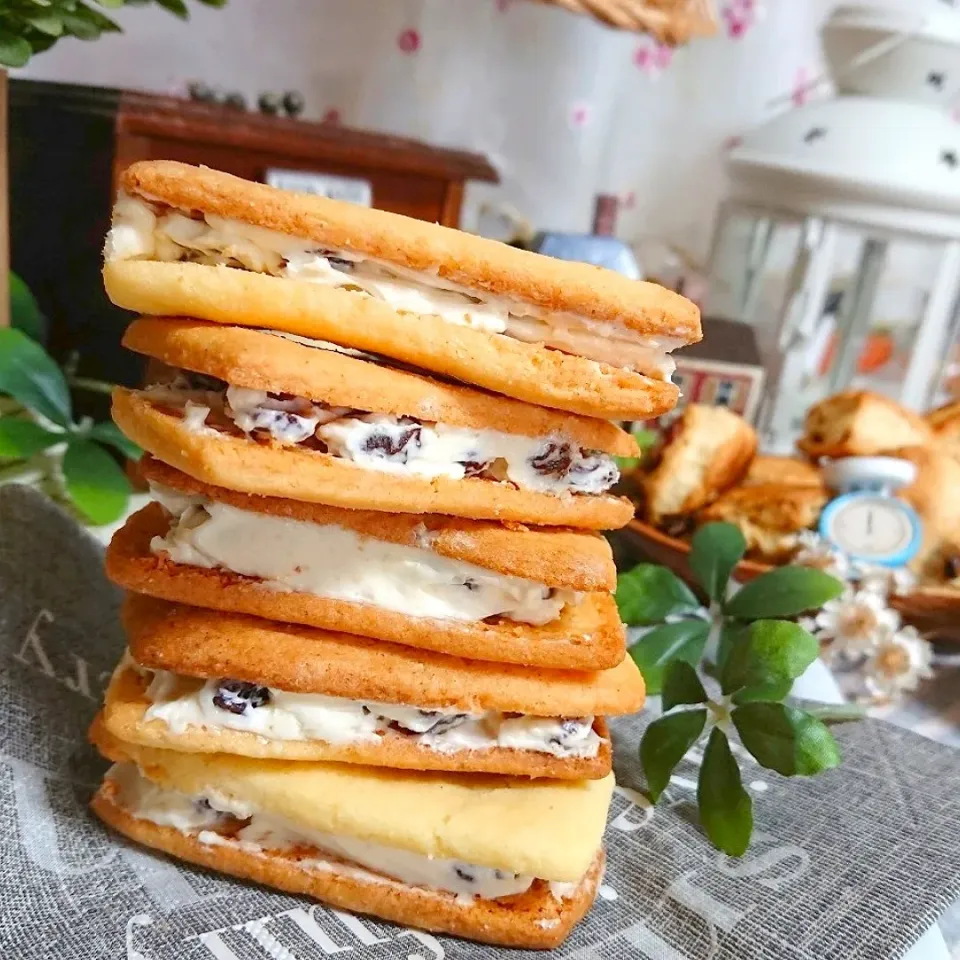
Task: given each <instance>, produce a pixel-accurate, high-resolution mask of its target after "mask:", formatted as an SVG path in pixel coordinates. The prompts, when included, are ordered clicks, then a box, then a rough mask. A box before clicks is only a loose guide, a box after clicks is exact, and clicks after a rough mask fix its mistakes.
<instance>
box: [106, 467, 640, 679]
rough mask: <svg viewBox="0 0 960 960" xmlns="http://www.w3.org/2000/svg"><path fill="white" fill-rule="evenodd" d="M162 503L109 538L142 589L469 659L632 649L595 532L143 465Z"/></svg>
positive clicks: (578, 658) (593, 657)
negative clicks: (284, 496)
mask: <svg viewBox="0 0 960 960" xmlns="http://www.w3.org/2000/svg"><path fill="white" fill-rule="evenodd" d="M141 472H142V473H143V475H144V476H145V477H146V479H147V480H149V481H150V482H151V489H152V493H153V496H154V498H155V502H153V503H150V504H148V505H147V506H146V507H145V508H144V509H143V510H141V511H139V512H138V513H135V514H134V515H133V516H132V517H130V518H129V519H128V520H127V522H126V524H125V525H124V526H123V528H122V529H121V530H119V531H118V532H117V533H116V534H115V535H114V537H113V540H112V541H111V543H110V546H109V548H108V550H107V557H106V566H107V575H108V576H109V577H110V578H111V579H112V580H113V581H114V582H115V583H117V584H119V585H120V586H122V587H125V588H127V589H128V590H134V591H136V592H137V593H145V594H148V595H149V596H154V597H158V598H160V599H163V600H172V601H176V602H179V603H189V604H193V605H194V606H199V607H208V608H210V609H214V610H225V611H230V612H234V613H247V614H252V615H254V616H259V617H266V618H268V619H271V620H279V621H282V622H285V623H301V624H305V625H307V626H315V627H322V628H324V629H327V630H336V631H343V632H346V633H355V634H360V635H361V636H371V637H376V638H378V639H382V640H391V641H393V642H394V643H401V644H405V645H407V646H413V647H419V648H421V649H426V650H437V651H440V652H443V653H451V654H456V655H458V656H466V657H470V658H472V659H476V660H493V661H497V662H503V663H524V664H528V665H536V666H545V667H558V668H561V669H563V668H566V669H572V670H603V669H606V668H607V667H612V666H616V664H618V663H619V662H620V661H621V660H622V659H623V656H624V652H625V646H624V632H623V626H622V624H621V623H620V618H619V616H618V614H617V606H616V603H615V601H614V599H613V594H612V591H613V589H614V588H615V585H616V569H615V567H614V564H613V556H612V554H611V551H610V546H609V544H608V543H607V541H606V540H604V539H603V537H601V536H600V535H599V534H595V533H584V532H579V531H572V530H564V529H555V528H527V527H521V526H519V525H513V526H509V527H508V526H504V525H501V524H497V523H486V522H481V521H478V520H460V519H457V518H455V517H440V516H437V515H435V514H422V515H413V514H386V513H375V512H373V511H369V510H343V509H340V508H338V507H327V506H322V505H320V504H316V503H302V502H300V501H297V500H280V499H278V498H275V497H254V496H250V495H249V494H243V493H235V492H234V491H232V490H227V489H225V488H223V487H214V486H210V485H208V484H204V483H200V482H199V481H196V480H194V479H193V478H192V477H188V476H187V475H186V474H183V473H179V472H178V471H176V470H174V469H173V468H172V467H169V466H167V465H166V464H162V463H160V462H159V461H156V460H148V461H146V462H145V463H143V465H142V467H141Z"/></svg>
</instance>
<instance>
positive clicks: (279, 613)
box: [106, 504, 625, 670]
mask: <svg viewBox="0 0 960 960" xmlns="http://www.w3.org/2000/svg"><path fill="white" fill-rule="evenodd" d="M168 529H169V520H168V518H167V516H166V515H165V514H164V512H163V510H162V509H161V507H160V506H159V504H150V505H149V506H148V507H146V508H145V509H143V510H141V511H140V512H139V513H136V514H134V515H133V516H132V517H131V518H130V519H129V520H128V521H127V522H126V524H125V525H124V527H123V528H122V529H121V530H120V531H119V532H118V533H117V534H116V535H115V536H114V538H113V540H112V541H111V543H110V546H109V548H108V550H107V558H106V560H107V575H108V576H109V577H110V578H111V579H112V580H113V581H114V582H115V583H117V584H119V585H120V586H123V587H126V588H127V589H129V590H134V591H136V592H138V593H145V594H148V595H149V596H153V597H158V598H160V599H164V600H172V601H175V602H181V603H188V604H193V605H195V606H200V607H208V608H210V609H214V610H225V611H231V612H234V613H247V614H252V615H254V616H259V617H266V618H268V619H272V620H279V621H283V622H286V623H301V624H305V625H307V626H315V627H322V628H324V629H327V630H334V631H343V632H348V633H356V634H360V635H362V636H371V637H376V638H379V639H382V640H391V641H393V642H394V643H400V644H405V645H407V646H412V647H419V648H421V649H426V650H437V651H440V652H443V653H449V654H453V655H456V656H465V657H469V658H471V659H476V660H493V661H496V662H500V663H522V664H527V665H531V666H543V667H556V668H559V669H570V670H604V669H607V668H609V667H613V666H616V665H617V664H618V663H619V662H620V661H621V660H622V659H623V657H624V653H625V646H624V631H623V626H622V624H621V623H620V618H619V615H618V613H617V607H616V603H615V601H614V599H613V597H612V596H611V595H610V594H609V593H603V592H595V593H587V594H585V595H584V598H583V600H582V602H581V603H579V604H576V605H567V606H565V607H564V608H563V612H562V613H561V615H560V617H559V618H558V619H556V620H554V621H552V622H551V623H547V624H544V625H542V626H532V625H528V624H523V623H515V622H512V621H509V620H505V619H498V620H495V621H494V622H492V623H488V622H485V621H481V622H476V623H474V622H463V621H454V620H429V619H421V618H416V617H411V616H407V615H405V614H401V613H395V612H393V611H390V610H386V609H384V608H382V607H374V606H372V605H370V604H364V603H351V602H348V601H344V600H333V599H327V598H324V597H319V596H315V595H312V594H306V593H297V592H293V591H279V590H272V589H270V588H269V587H266V586H263V585H262V584H261V583H260V582H259V581H257V580H255V579H252V578H250V577H243V576H239V575H237V574H233V573H228V572H226V571H223V570H215V569H206V568H202V567H195V566H188V565H185V564H177V563H173V562H171V561H169V560H167V559H165V558H164V557H162V556H157V555H155V554H153V553H152V552H151V550H150V541H151V539H152V538H153V537H155V536H162V535H164V534H165V533H166V532H167V530H168Z"/></svg>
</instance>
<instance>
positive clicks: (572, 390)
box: [104, 161, 701, 420]
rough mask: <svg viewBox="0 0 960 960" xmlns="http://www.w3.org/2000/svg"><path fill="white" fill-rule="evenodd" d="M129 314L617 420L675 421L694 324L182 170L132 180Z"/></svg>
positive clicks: (116, 271)
mask: <svg viewBox="0 0 960 960" xmlns="http://www.w3.org/2000/svg"><path fill="white" fill-rule="evenodd" d="M105 259H106V264H105V267H104V280H105V283H106V287H107V292H108V294H109V296H110V297H111V299H112V300H113V301H114V302H115V303H117V304H118V305H120V306H123V307H126V308H128V309H131V310H136V311H137V312H140V313H146V314H153V315H158V316H177V315H183V316H193V317H199V318H201V319H205V320H213V321H217V322H220V323H229V324H239V325H243V326H254V327H264V326H265V327H270V328H272V329H277V330H285V331H288V332H290V333H295V334H300V335H302V336H306V337H312V338H320V339H323V340H332V341H333V342H335V343H339V344H342V345H344V346H351V347H359V348H360V349H363V350H369V351H373V352H375V353H379V354H384V355H386V356H391V357H394V358H396V359H398V360H402V361H404V362H406V363H410V364H413V365H415V366H417V367H420V368H423V369H427V370H432V371H435V372H437V373H441V374H445V375H447V376H452V377H456V378H457V379H459V380H462V381H464V382H467V383H475V384H477V385H479V386H483V387H486V388H487V389H489V390H493V391H495V392H497V393H503V394H506V395H507V396H513V397H517V398H519V399H521V400H526V401H528V402H531V403H536V404H538V405H543V406H548V407H555V408H558V409H562V410H570V411H572V412H574V413H581V414H584V415H586V416H593V417H602V418H605V419H629V420H642V419H648V418H651V417H656V416H659V415H660V414H662V413H665V412H667V411H668V410H670V409H671V408H672V407H673V406H674V404H675V403H676V399H677V395H678V392H677V388H676V387H675V386H674V385H673V384H671V383H670V382H669V377H670V374H671V373H672V370H673V362H672V360H671V359H670V357H669V351H670V350H672V349H674V348H676V347H679V346H683V345H684V344H687V343H693V342H696V341H697V340H699V339H700V335H701V334H700V318H699V312H698V310H697V308H696V307H695V306H694V305H693V304H692V303H691V302H690V301H688V300H686V299H685V298H683V297H681V296H680V295H679V294H675V293H673V292H671V291H669V290H665V289H664V288H663V287H660V286H658V285H656V284H652V283H642V282H638V281H632V280H628V279H626V278H625V277H623V276H621V275H619V274H617V273H614V272H612V271H607V270H603V269H600V268H598V267H593V266H590V265H587V264H582V263H571V262H567V261H560V260H556V259H552V258H549V257H544V256H540V255H538V254H534V253H530V252H527V251H522V250H516V249H514V248H512V247H509V246H506V245H504V244H501V243H498V242H495V241H490V240H485V239H483V238H480V237H474V236H470V235H468V234H465V233H461V232H460V231H457V230H451V229H449V228H446V227H440V226H437V225H435V224H428V223H423V222H421V221H418V220H412V219H409V218H406V217H402V216H398V215H396V214H391V213H386V212H384V211H380V210H371V209H367V208H362V207H354V206H351V205H349V204H343V203H338V202H337V201H333V200H328V199H325V198H321V197H306V196H302V195H298V194H292V193H287V192H284V191H280V190H275V189H272V188H270V187H266V186H263V185H261V184H255V183H250V182H248V181H244V180H240V179H238V178H236V177H232V176H230V175H228V174H224V173H218V172H216V171H212V170H206V169H202V168H196V167H191V166H188V165H186V164H181V163H174V162H171V161H144V162H140V163H136V164H134V165H133V166H131V167H130V168H129V169H128V170H127V171H126V172H125V173H124V174H123V176H122V178H121V195H120V198H119V200H118V202H117V206H116V207H115V209H114V219H113V227H112V229H111V231H110V235H109V237H108V238H107V244H106V249H105Z"/></svg>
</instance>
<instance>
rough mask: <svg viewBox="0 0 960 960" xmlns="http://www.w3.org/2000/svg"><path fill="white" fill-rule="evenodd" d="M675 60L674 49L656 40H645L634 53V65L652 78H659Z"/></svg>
mask: <svg viewBox="0 0 960 960" xmlns="http://www.w3.org/2000/svg"><path fill="white" fill-rule="evenodd" d="M671 60H673V48H672V47H668V46H667V45H666V44H663V43H657V42H656V41H654V40H645V41H643V42H642V43H641V44H640V45H639V46H637V48H636V49H635V50H634V51H633V63H634V65H635V66H636V67H638V68H639V69H640V70H642V71H643V72H644V73H645V74H647V75H648V76H650V77H657V76H659V75H660V74H661V73H663V71H664V70H666V69H667V67H669V66H670V62H671Z"/></svg>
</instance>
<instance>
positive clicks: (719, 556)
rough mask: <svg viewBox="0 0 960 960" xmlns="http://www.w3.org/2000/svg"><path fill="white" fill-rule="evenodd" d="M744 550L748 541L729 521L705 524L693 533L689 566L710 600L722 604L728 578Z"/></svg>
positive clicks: (741, 557) (745, 550) (725, 594)
mask: <svg viewBox="0 0 960 960" xmlns="http://www.w3.org/2000/svg"><path fill="white" fill-rule="evenodd" d="M746 552H747V541H746V540H744V538H743V534H742V533H741V532H740V528H739V527H736V526H734V525H733V524H732V523H708V524H706V525H705V526H703V527H701V528H700V529H699V530H698V531H697V532H696V533H695V534H694V535H693V542H692V547H691V550H690V569H691V570H693V573H694V576H695V577H696V578H697V582H698V583H699V584H700V586H701V587H703V589H704V590H705V591H706V594H707V596H708V597H709V598H710V599H711V600H715V601H717V602H718V603H723V601H724V599H725V598H726V596H727V581H728V580H729V579H730V574H731V573H733V570H734V567H736V565H737V564H738V563H739V562H740V561H741V560H742V559H743V555H744V554H745V553H746Z"/></svg>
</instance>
